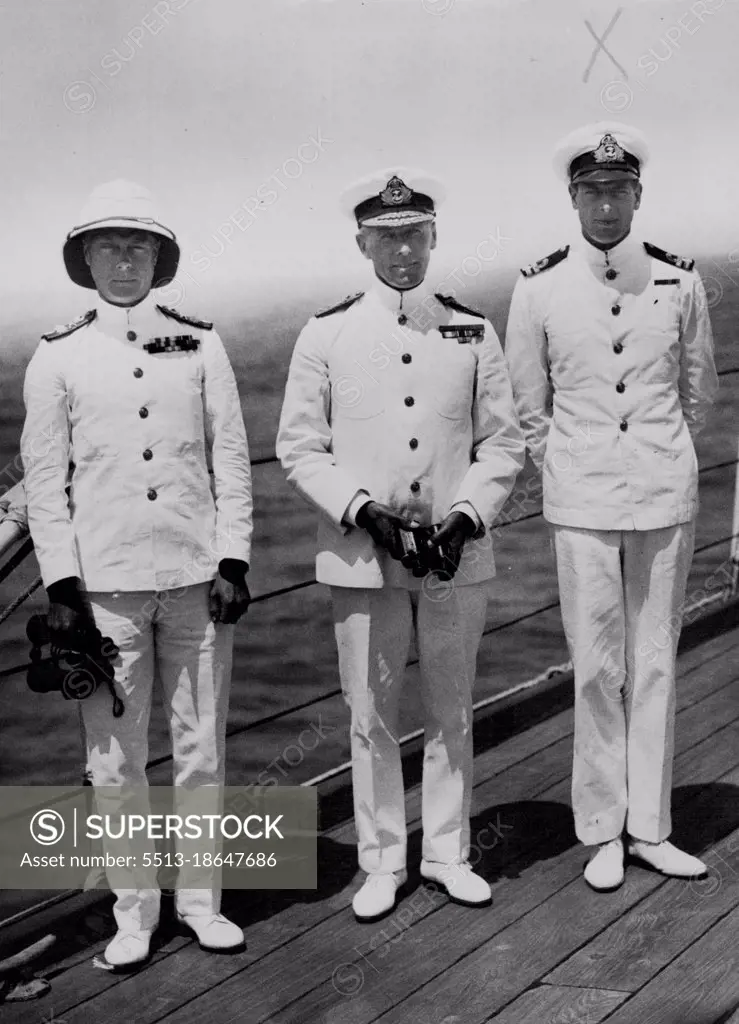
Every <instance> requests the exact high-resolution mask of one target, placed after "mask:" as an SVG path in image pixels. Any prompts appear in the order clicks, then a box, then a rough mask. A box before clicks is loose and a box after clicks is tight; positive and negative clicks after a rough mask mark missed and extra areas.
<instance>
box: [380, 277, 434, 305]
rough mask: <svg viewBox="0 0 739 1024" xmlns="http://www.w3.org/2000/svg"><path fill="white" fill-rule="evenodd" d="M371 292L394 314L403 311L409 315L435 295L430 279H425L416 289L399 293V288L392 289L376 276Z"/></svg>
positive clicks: (408, 289)
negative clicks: (410, 311) (425, 300)
mask: <svg viewBox="0 0 739 1024" xmlns="http://www.w3.org/2000/svg"><path fill="white" fill-rule="evenodd" d="M371 291H372V293H373V294H374V295H375V296H376V297H377V299H378V300H379V302H380V303H381V304H382V305H383V306H384V307H385V308H386V309H389V310H392V312H394V313H396V312H397V313H399V312H401V310H403V311H405V312H406V313H407V312H408V311H409V310H412V309H415V308H416V307H417V306H419V305H420V304H421V303H422V302H423V300H424V299H425V298H427V297H428V296H429V295H431V294H433V288H432V286H431V285H430V284H429V280H428V278H425V279H424V280H423V281H422V282H421V283H420V284H419V285H418V286H417V287H416V288H407V289H406V290H405V291H398V289H397V288H391V287H390V285H389V284H385V282H384V281H381V280H380V278H379V277H377V276H375V278H374V282H373V285H372V289H371Z"/></svg>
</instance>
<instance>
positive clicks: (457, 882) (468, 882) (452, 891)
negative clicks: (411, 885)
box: [421, 860, 493, 907]
mask: <svg viewBox="0 0 739 1024" xmlns="http://www.w3.org/2000/svg"><path fill="white" fill-rule="evenodd" d="M421 877H422V878H426V879H428V880H429V881H430V882H439V884H440V885H443V886H444V888H445V889H446V891H447V894H448V896H449V899H450V900H452V901H453V902H454V903H461V904H462V906H464V907H482V906H487V905H489V904H490V903H492V900H493V894H492V892H491V890H490V886H489V885H488V883H487V882H486V881H485V879H484V878H481V877H480V875H476V874H475V872H474V871H473V870H472V866H471V865H470V864H468V863H467V862H466V861H462V862H459V863H458V862H455V861H453V862H452V863H451V864H440V863H439V862H438V861H435V860H422V861H421Z"/></svg>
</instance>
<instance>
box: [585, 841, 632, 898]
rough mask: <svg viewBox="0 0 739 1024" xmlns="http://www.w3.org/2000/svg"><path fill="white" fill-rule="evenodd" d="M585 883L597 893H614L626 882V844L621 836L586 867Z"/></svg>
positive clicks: (602, 849)
mask: <svg viewBox="0 0 739 1024" xmlns="http://www.w3.org/2000/svg"><path fill="white" fill-rule="evenodd" d="M584 877H585V881H586V882H587V883H588V885H589V886H590V888H591V889H595V891H596V892H613V890H614V889H618V887H619V886H620V885H622V883H623V880H624V844H623V842H622V840H621V837H620V836H619V837H618V839H611V841H610V842H608V843H601V844H600V849H599V850H598V852H597V853H596V855H595V856H594V857H592V858H591V859H590V860H589V861H588V863H587V864H586V866H585V871H584Z"/></svg>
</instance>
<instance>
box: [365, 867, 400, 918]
mask: <svg viewBox="0 0 739 1024" xmlns="http://www.w3.org/2000/svg"><path fill="white" fill-rule="evenodd" d="M407 878H408V875H407V873H406V872H405V871H396V872H395V874H393V873H392V872H387V873H385V874H370V875H367V879H366V881H365V883H364V885H363V886H362V888H361V889H360V890H359V892H358V893H356V894H355V896H354V899H353V900H352V910H353V911H354V915H355V917H356V918H357V920H358V921H376V920H377V919H378V918H380V917H384V916H385V914H387V913H388V912H389V911H391V910H392V909H393V907H394V906H395V901H396V899H397V896H398V889H399V888H400V886H401V885H405V882H406V880H407Z"/></svg>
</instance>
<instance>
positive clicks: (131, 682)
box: [82, 583, 234, 931]
mask: <svg viewBox="0 0 739 1024" xmlns="http://www.w3.org/2000/svg"><path fill="white" fill-rule="evenodd" d="M211 586H212V584H211V583H198V584H194V585H192V586H188V587H180V588H178V589H175V590H167V591H121V592H116V593H100V592H93V593H91V594H90V595H89V596H90V602H91V605H92V610H93V614H94V616H95V622H96V624H97V626H98V628H99V629H100V631H101V633H102V634H103V636H109V637H111V639H113V640H114V641H115V643H116V644H118V646H119V647H120V654H119V656H118V658H117V659H116V661H115V674H116V679H115V686H116V690H117V692H118V694H119V696H120V697H122V699H123V701H124V703H125V711H124V713H123V715H122V716H121V717H120V718H114V717H113V710H112V709H113V705H112V698H111V694H110V691H109V689H108V688H107V687H106V686H101V687H99V688H98V690H97V691H96V692H95V693H94V694H93V695H92V696H91V697H89V698H87V699H86V700H83V701H82V715H83V720H84V725H85V734H86V741H87V767H88V772H89V774H90V777H91V780H92V784H93V786H95V787H101V786H111V787H113V786H115V787H124V789H123V791H122V792H121V796H120V797H118V798H117V799H114V800H111V801H109V802H106V801H107V795H106V800H105V801H102V803H100V802H99V803H98V807H99V808H100V807H101V806H103V807H105V809H106V810H107V808H108V807H109V806H110V807H111V808H115V810H116V813H117V812H119V811H120V812H126V813H131V812H132V810H133V809H134V808H135V812H137V813H138V812H139V811H140V810H141V806H142V797H141V795H142V790H143V788H144V787H146V786H147V780H146V772H145V768H146V762H147V759H148V750H149V742H148V732H149V716H150V711H151V699H152V689H153V683H154V679H155V678H158V679H160V680H161V684H162V690H163V699H164V708H165V713H166V715H167V718H168V721H169V730H170V736H171V741H172V752H173V760H174V764H173V776H174V777H173V783H174V785H175V786H176V787H182V795H181V796H180V798H179V801H178V799H177V796H178V794H175V797H176V799H175V812H176V813H186V811H185V807H186V804H185V800H186V792H187V790H189V789H192V788H194V787H203V786H217V787H222V786H223V784H224V780H225V754H226V718H227V712H228V695H229V688H230V682H231V661H232V653H233V633H234V627H233V626H231V625H223V624H221V623H219V624H218V625H215V624H214V623H213V622H211V619H210V612H209V608H208V597H209V594H210V589H211ZM220 793H222V790H217V791H214V803H215V802H217V800H218V799H219V796H218V795H217V794H220ZM103 795H104V794H100V796H101V797H102V796H103ZM143 796H144V803H145V804H146V805H147V806H146V810H148V798H146V794H145V793H144V794H143ZM178 804H179V809H178ZM100 813H105V812H104V811H103V810H101V811H100ZM216 813H217V810H216ZM175 842H176V837H175ZM216 843H217V841H216ZM216 843H214V844H212V846H209V845H206V843H205V842H203V843H202V844H201V843H200V842H199V844H198V850H199V851H200V852H206V851H210V852H211V853H214V852H217V849H218V847H217V845H216ZM103 844H104V849H106V851H107V850H108V849H109V850H110V852H111V853H113V854H115V855H120V854H125V852H126V850H125V841H123V840H118V841H115V842H114V843H113V845H110V844H108V846H107V847H106V845H105V841H103ZM149 844H150V845H149V846H148V851H149V852H151V853H153V852H154V841H153V840H150V841H149ZM192 845H193V844H192V843H190V847H191V848H192ZM146 849H147V847H146V846H142V844H141V842H140V840H138V839H137V841H136V850H137V853H138V855H139V858H138V859H139V863H138V864H137V871H136V872H135V873H132V872H131V871H129V870H127V869H125V868H115V869H108V871H107V875H108V883H109V885H110V887H111V889H112V890H113V892H114V893H115V895H116V897H117V899H116V903H115V907H114V915H115V918H116V922H117V924H118V927H119V928H121V929H124V930H133V931H135V930H138V929H142V928H143V929H152V928H154V927H156V924H157V922H158V919H159V906H160V892H159V888H158V886H157V882H156V870H154V871H152V870H148V871H147V870H145V869H143V867H142V864H141V863H140V861H141V858H142V851H144V850H146ZM220 899H221V891H220V871H214V870H213V869H212V868H211V869H210V871H208V870H203V868H202V867H201V868H200V869H199V870H198V869H197V868H196V867H194V866H192V865H191V866H188V865H183V866H182V867H181V868H180V869H179V875H178V879H177V892H176V904H177V909H178V910H179V911H180V913H183V914H211V913H217V912H218V911H219V909H220Z"/></svg>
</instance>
